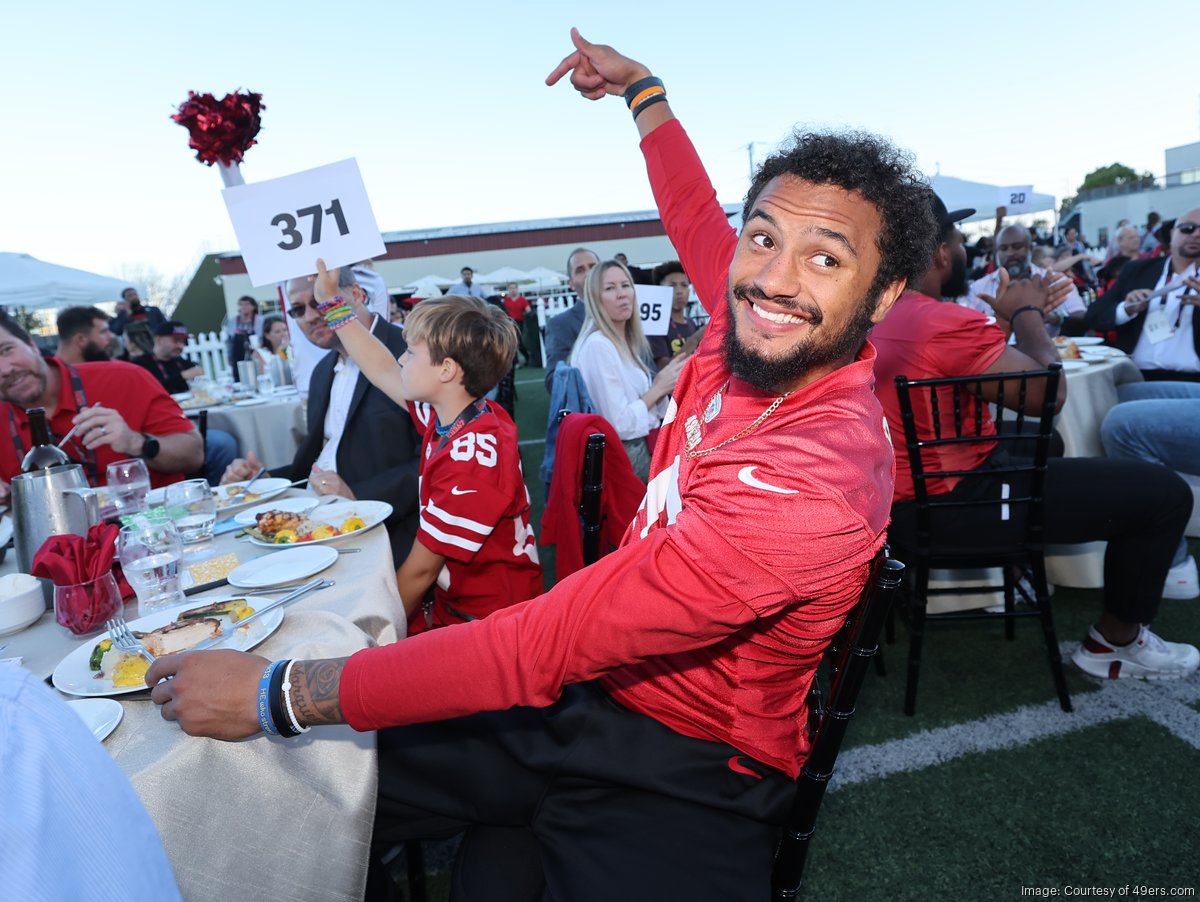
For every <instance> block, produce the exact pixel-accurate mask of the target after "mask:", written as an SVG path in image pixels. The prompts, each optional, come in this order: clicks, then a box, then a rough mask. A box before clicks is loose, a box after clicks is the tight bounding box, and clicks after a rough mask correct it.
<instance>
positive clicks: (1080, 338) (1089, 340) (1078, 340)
mask: <svg viewBox="0 0 1200 902" xmlns="http://www.w3.org/2000/svg"><path fill="white" fill-rule="evenodd" d="M1059 337H1060V338H1061V337H1062V336H1059ZM1070 340H1071V341H1073V342H1075V344H1077V345H1078V346H1079V347H1081V348H1094V347H1095V346H1096V345H1102V344H1104V339H1103V338H1101V337H1100V336H1099V335H1077V336H1076V337H1075V338H1072V339H1070Z"/></svg>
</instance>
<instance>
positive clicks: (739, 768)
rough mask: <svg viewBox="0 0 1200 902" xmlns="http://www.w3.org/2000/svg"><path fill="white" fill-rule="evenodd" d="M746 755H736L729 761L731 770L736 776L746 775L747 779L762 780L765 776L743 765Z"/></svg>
mask: <svg viewBox="0 0 1200 902" xmlns="http://www.w3.org/2000/svg"><path fill="white" fill-rule="evenodd" d="M742 758H745V755H734V756H733V757H732V758H730V759H729V762H728V763H729V769H730V770H731V771H733V772H734V773H735V774H745V775H746V776H747V777H754V778H755V779H756V780H761V779H762V778H763V775H762V774H760V773H759V772H758V771H756V770H751V769H750V768H749V767H748V766H747V765H745V764H742V762H741V760H739V759H742Z"/></svg>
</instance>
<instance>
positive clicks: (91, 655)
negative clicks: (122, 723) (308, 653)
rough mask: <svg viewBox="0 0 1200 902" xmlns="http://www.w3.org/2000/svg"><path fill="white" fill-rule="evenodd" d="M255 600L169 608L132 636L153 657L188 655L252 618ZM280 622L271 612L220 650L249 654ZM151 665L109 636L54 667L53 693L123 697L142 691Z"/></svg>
mask: <svg viewBox="0 0 1200 902" xmlns="http://www.w3.org/2000/svg"><path fill="white" fill-rule="evenodd" d="M254 601H255V600H254V599H247V598H244V597H238V596H228V595H226V596H222V597H220V598H217V599H211V598H210V599H208V600H206V601H205V603H204V604H203V605H198V606H196V605H193V606H190V607H185V608H170V609H168V610H165V611H156V612H154V613H153V614H149V615H147V616H145V617H139V618H138V619H137V620H133V621H131V622H130V624H129V628H130V629H131V630H133V633H134V635H136V636H138V638H140V639H141V640H142V644H143V645H145V646H146V648H147V649H148V650H149V651H150V653H151V654H153V655H156V656H162V655H169V654H175V653H176V652H181V651H187V650H188V649H189V648H191V647H192V646H193V645H196V644H198V643H200V642H202V641H204V640H205V639H208V638H210V637H212V636H215V635H216V634H217V633H219V632H220V631H221V630H222V629H224V628H225V627H226V626H227V625H228V624H236V623H237V621H239V620H244V619H245V618H247V617H249V616H250V615H251V614H253V613H254V608H253V606H252V605H253V604H254ZM281 623H283V611H282V610H277V611H271V612H269V613H267V614H264V615H263V616H262V617H260V618H259V619H258V620H255V621H254V622H253V623H249V624H247V625H246V626H245V627H243V628H242V630H241V631H239V632H238V633H235V634H234V635H233V636H232V637H230V638H229V639H228V640H227V641H226V642H225V643H224V645H223V646H222V647H223V648H235V649H237V650H238V651H248V650H249V649H251V648H254V646H256V645H258V643H260V642H262V641H263V640H264V639H266V638H267V636H269V635H271V633H273V632H275V630H277V629H279V624H281ZM149 664H150V662H149V661H147V660H146V659H145V658H143V657H142V656H141V655H139V654H129V653H128V652H123V651H121V650H120V649H117V648H113V646H112V640H111V639H109V638H108V636H104V635H102V636H97V637H96V638H95V639H93V640H92V641H90V642H85V643H83V644H82V645H80V646H79V647H78V648H76V649H75V650H74V651H73V652H71V653H70V654H69V655H67V656H66V657H65V658H63V659H62V660H61V661H60V662H59V663H58V666H57V667H55V668H54V674H53V676H52V677H51V681H52V682H53V683H54V688H55V689H57V690H59V691H60V692H65V693H67V694H68V695H82V696H104V695H124V694H126V693H129V692H137V691H138V690H141V689H145V688H146V681H145V676H146V668H147V667H149Z"/></svg>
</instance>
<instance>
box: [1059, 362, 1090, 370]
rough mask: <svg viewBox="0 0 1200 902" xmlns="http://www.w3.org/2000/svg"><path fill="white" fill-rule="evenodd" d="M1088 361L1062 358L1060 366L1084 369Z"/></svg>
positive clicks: (1070, 368) (1067, 368) (1066, 368)
mask: <svg viewBox="0 0 1200 902" xmlns="http://www.w3.org/2000/svg"><path fill="white" fill-rule="evenodd" d="M1087 365H1088V362H1087V361H1086V360H1064V361H1063V362H1062V368H1063V369H1064V370H1082V369H1086V368H1087Z"/></svg>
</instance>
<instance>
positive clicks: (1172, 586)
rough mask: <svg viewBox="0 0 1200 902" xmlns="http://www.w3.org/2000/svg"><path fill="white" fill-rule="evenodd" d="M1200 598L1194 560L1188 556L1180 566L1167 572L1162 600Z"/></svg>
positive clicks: (1198, 580) (1199, 585) (1199, 586)
mask: <svg viewBox="0 0 1200 902" xmlns="http://www.w3.org/2000/svg"><path fill="white" fill-rule="evenodd" d="M1197 596H1200V577H1198V576H1197V574H1196V559H1195V558H1194V557H1192V556H1191V555H1190V554H1189V555H1188V558H1187V560H1186V561H1184V562H1183V563H1182V564H1176V565H1175V566H1174V567H1172V568H1171V569H1170V570H1168V571H1167V581H1166V582H1165V583H1163V598H1196V597H1197Z"/></svg>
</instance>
